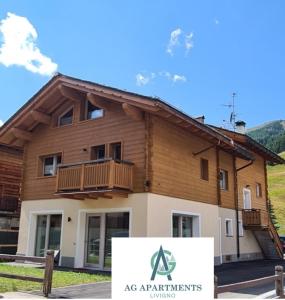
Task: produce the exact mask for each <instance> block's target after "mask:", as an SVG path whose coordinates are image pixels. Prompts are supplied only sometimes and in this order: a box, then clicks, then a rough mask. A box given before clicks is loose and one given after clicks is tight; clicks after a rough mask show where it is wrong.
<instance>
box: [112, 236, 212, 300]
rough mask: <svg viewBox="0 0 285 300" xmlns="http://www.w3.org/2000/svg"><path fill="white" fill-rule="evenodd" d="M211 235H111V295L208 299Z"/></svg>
mask: <svg viewBox="0 0 285 300" xmlns="http://www.w3.org/2000/svg"><path fill="white" fill-rule="evenodd" d="M213 296H214V239H213V238H113V239H112V298H113V299H163V298H170V299H171V298H175V299H191V298H192V299H197V298H204V299H205V298H207V299H209V298H210V299H211V298H213Z"/></svg>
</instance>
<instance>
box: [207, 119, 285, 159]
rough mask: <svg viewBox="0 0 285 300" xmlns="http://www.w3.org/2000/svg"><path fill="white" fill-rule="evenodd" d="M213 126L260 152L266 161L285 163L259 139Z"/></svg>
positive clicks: (251, 149) (250, 148)
mask: <svg viewBox="0 0 285 300" xmlns="http://www.w3.org/2000/svg"><path fill="white" fill-rule="evenodd" d="M211 127H212V128H214V129H216V130H218V131H219V132H221V133H223V134H226V135H227V136H229V137H230V138H232V139H233V140H234V141H235V142H236V143H238V144H240V145H242V146H243V147H245V148H246V149H248V150H250V151H252V152H254V153H257V154H259V155H260V156H262V157H263V158H264V159H265V160H266V161H268V162H271V163H274V164H285V160H284V159H283V158H282V157H281V156H279V155H278V154H276V153H274V152H273V151H271V150H270V149H268V148H266V147H264V146H263V145H261V144H260V143H258V142H257V141H255V140H254V139H253V138H251V137H250V136H248V135H246V134H241V133H238V132H234V131H231V130H228V129H224V128H218V127H215V126H212V125H211Z"/></svg>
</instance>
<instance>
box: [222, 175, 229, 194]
mask: <svg viewBox="0 0 285 300" xmlns="http://www.w3.org/2000/svg"><path fill="white" fill-rule="evenodd" d="M220 188H221V190H224V191H227V190H228V189H229V173H228V171H226V170H220Z"/></svg>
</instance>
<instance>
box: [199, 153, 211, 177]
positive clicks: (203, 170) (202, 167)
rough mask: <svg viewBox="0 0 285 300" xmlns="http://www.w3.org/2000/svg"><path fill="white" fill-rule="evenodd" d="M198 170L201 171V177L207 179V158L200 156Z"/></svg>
mask: <svg viewBox="0 0 285 300" xmlns="http://www.w3.org/2000/svg"><path fill="white" fill-rule="evenodd" d="M200 172H201V179H203V180H209V161H208V160H207V159H204V158H201V160H200Z"/></svg>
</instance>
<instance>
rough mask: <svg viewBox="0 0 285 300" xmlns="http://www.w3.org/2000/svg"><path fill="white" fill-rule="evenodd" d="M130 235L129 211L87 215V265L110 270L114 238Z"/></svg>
mask: <svg viewBox="0 0 285 300" xmlns="http://www.w3.org/2000/svg"><path fill="white" fill-rule="evenodd" d="M128 236H129V213H128V212H118V213H103V214H92V215H91V214H90V215H87V220H86V245H85V265H86V266H87V267H88V266H89V267H93V268H97V269H105V270H109V269H110V268H111V260H112V249H111V241H112V238H117V237H128Z"/></svg>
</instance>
